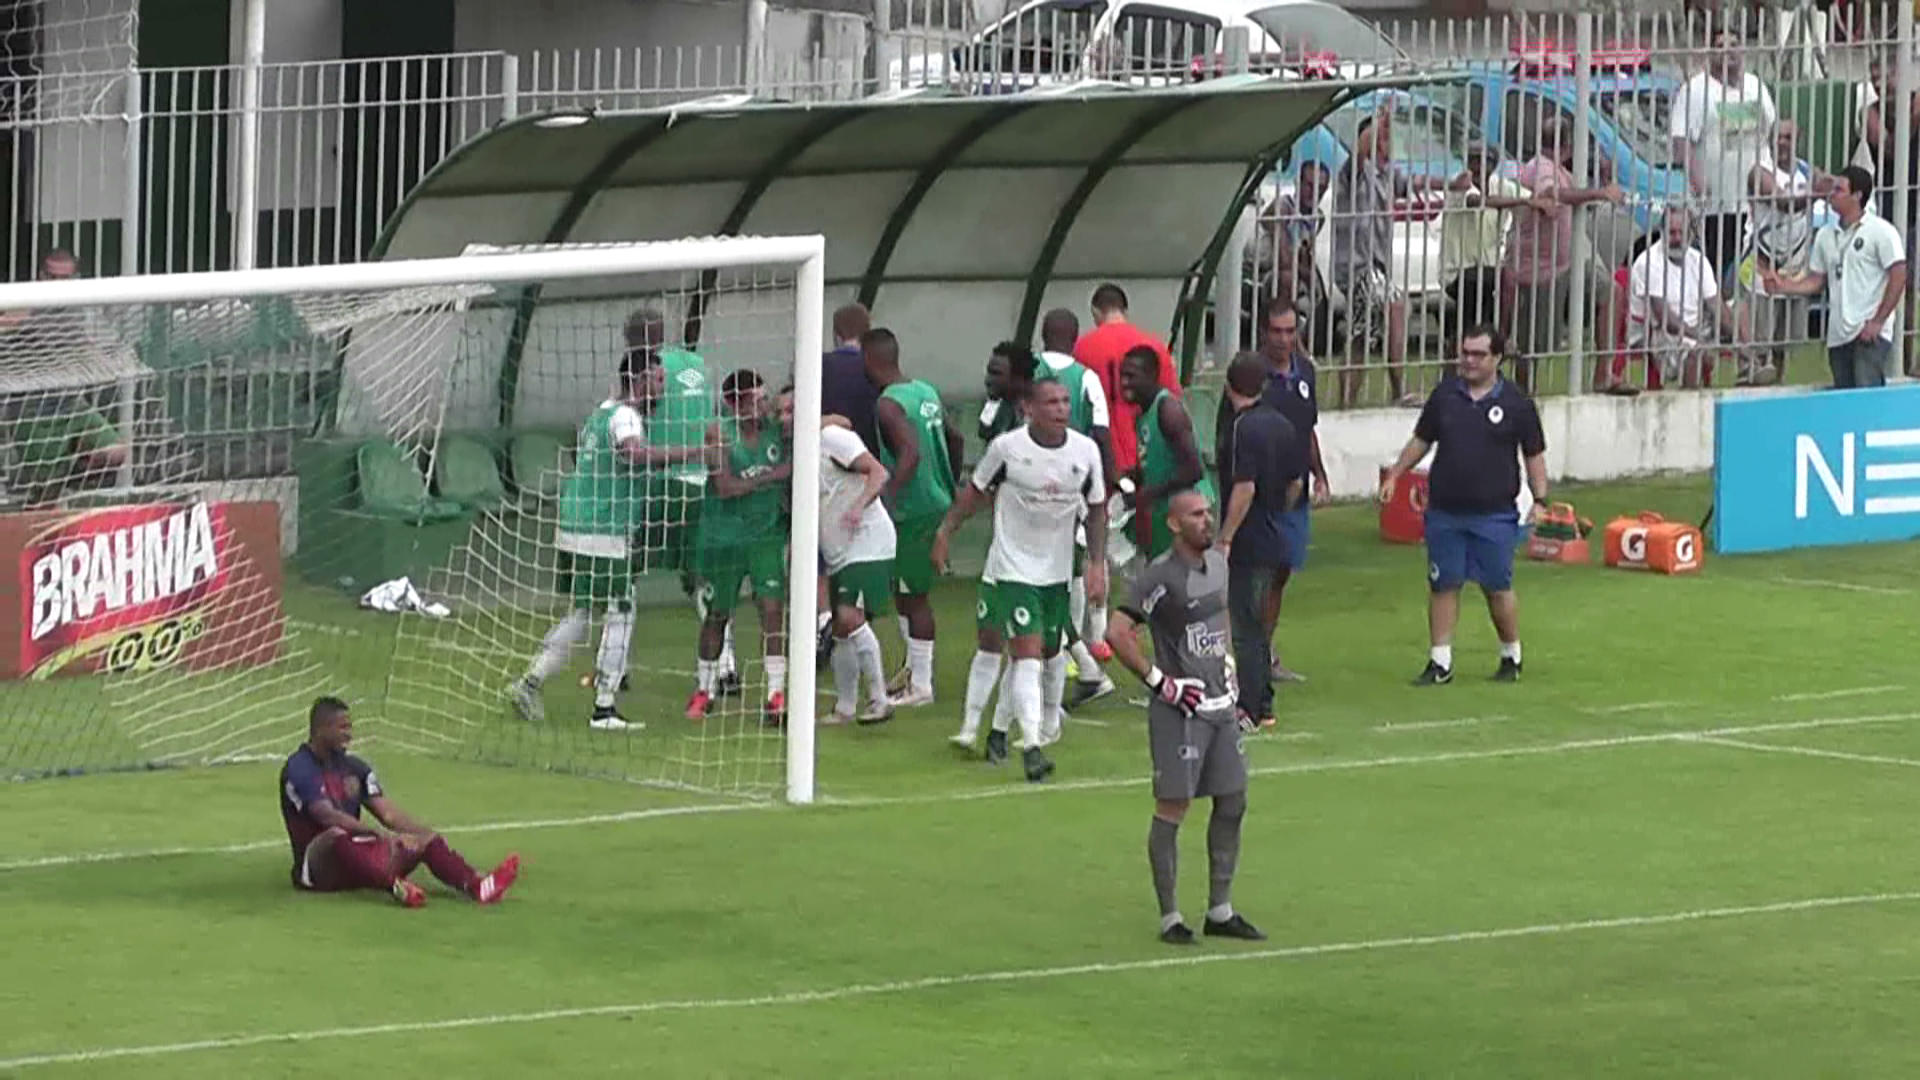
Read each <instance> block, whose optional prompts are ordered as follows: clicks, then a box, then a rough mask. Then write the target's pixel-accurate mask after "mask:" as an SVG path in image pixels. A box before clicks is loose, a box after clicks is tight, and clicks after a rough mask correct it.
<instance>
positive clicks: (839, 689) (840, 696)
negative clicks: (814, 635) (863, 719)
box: [833, 638, 860, 716]
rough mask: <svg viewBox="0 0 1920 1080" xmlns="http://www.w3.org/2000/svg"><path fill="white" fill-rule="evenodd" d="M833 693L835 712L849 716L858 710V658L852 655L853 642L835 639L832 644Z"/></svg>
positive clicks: (846, 639) (845, 639)
mask: <svg viewBox="0 0 1920 1080" xmlns="http://www.w3.org/2000/svg"><path fill="white" fill-rule="evenodd" d="M833 693H834V698H835V700H834V703H833V708H834V711H835V712H838V713H840V714H841V715H843V716H851V715H853V714H854V713H855V712H856V711H858V710H859V708H860V658H859V657H858V656H855V655H854V654H853V642H852V641H851V640H850V639H848V638H835V639H834V642H833Z"/></svg>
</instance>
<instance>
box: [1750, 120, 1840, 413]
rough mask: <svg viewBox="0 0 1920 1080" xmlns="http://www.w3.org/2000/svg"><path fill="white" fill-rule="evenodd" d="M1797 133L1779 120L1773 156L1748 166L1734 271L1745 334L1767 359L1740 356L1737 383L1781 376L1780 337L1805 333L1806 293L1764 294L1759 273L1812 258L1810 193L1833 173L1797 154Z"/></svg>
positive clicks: (1797, 267)
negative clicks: (1746, 230) (1742, 250)
mask: <svg viewBox="0 0 1920 1080" xmlns="http://www.w3.org/2000/svg"><path fill="white" fill-rule="evenodd" d="M1799 135H1800V129H1799V126H1798V125H1797V124H1795V123H1794V122H1793V121H1792V120H1782V121H1780V123H1779V125H1778V126H1776V127H1775V128H1774V134H1773V152H1774V156H1773V160H1771V161H1764V162H1761V163H1760V164H1758V165H1755V166H1754V167H1753V176H1752V177H1751V180H1752V191H1753V229H1752V231H1751V234H1750V236H1749V239H1748V242H1747V254H1746V257H1745V258H1744V259H1742V260H1741V267H1740V272H1739V274H1738V275H1737V276H1738V278H1739V280H1740V284H1741V289H1740V294H1741V297H1742V301H1741V308H1742V309H1743V311H1744V313H1745V315H1746V317H1745V318H1744V319H1743V320H1742V324H1743V326H1744V327H1745V331H1746V337H1747V340H1748V341H1751V342H1755V343H1760V342H1765V343H1766V345H1767V351H1768V353H1769V354H1771V357H1772V364H1771V366H1757V365H1753V364H1749V363H1747V362H1745V361H1744V360H1743V361H1742V363H1741V366H1740V377H1739V378H1738V379H1737V380H1735V385H1738V386H1749V385H1765V384H1767V383H1771V382H1776V381H1778V380H1779V379H1780V378H1781V377H1783V376H1785V374H1786V371H1787V346H1786V343H1787V342H1789V341H1803V340H1805V339H1806V336H1807V300H1806V298H1805V297H1794V296H1770V295H1768V293H1767V290H1766V286H1765V285H1764V284H1762V283H1761V280H1760V274H1759V270H1760V268H1761V267H1763V266H1764V267H1770V268H1772V269H1773V270H1774V272H1776V273H1778V274H1780V275H1781V276H1782V277H1800V276H1802V275H1803V274H1805V273H1806V272H1807V267H1808V264H1809V260H1811V259H1812V258H1813V200H1814V196H1815V194H1816V193H1824V192H1827V191H1829V190H1831V189H1832V187H1833V178H1832V177H1830V176H1827V175H1826V174H1825V173H1821V172H1819V171H1817V170H1815V169H1814V168H1812V167H1811V166H1810V165H1808V164H1807V163H1806V162H1804V161H1801V160H1800V158H1799V147H1798V142H1799Z"/></svg>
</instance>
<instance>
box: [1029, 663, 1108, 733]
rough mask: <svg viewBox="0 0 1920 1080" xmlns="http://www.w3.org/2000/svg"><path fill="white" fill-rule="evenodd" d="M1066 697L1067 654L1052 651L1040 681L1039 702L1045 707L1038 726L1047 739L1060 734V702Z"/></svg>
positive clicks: (1061, 712)
mask: <svg viewBox="0 0 1920 1080" xmlns="http://www.w3.org/2000/svg"><path fill="white" fill-rule="evenodd" d="M1093 670H1098V669H1097V668H1096V669H1093ZM1066 699H1067V654H1066V653H1054V654H1053V655H1052V656H1050V657H1048V658H1047V660H1046V661H1045V664H1044V675H1043V678H1042V680H1041V683H1040V702H1041V705H1042V707H1043V708H1044V709H1045V712H1043V713H1042V714H1041V718H1040V727H1041V730H1042V731H1044V732H1045V733H1046V736H1047V738H1049V739H1052V738H1055V737H1056V736H1058V735H1059V734H1060V721H1061V720H1062V719H1063V718H1064V716H1065V713H1064V712H1063V711H1062V710H1061V708H1060V703H1061V702H1063V701H1065V700H1066Z"/></svg>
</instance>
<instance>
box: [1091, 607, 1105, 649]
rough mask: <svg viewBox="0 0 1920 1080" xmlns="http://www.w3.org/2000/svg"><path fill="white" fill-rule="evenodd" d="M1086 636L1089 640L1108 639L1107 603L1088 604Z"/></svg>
mask: <svg viewBox="0 0 1920 1080" xmlns="http://www.w3.org/2000/svg"><path fill="white" fill-rule="evenodd" d="M1086 638H1087V640H1088V641H1105V640H1107V605H1105V604H1088V605H1087V633H1086Z"/></svg>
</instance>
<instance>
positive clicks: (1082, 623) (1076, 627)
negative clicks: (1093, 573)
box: [1067, 577, 1087, 634]
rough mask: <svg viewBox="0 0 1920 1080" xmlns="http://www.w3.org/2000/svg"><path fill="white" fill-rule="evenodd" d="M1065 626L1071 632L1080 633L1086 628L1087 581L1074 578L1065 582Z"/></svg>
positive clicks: (1081, 578)
mask: <svg viewBox="0 0 1920 1080" xmlns="http://www.w3.org/2000/svg"><path fill="white" fill-rule="evenodd" d="M1067 625H1068V626H1071V627H1073V632H1074V633H1076V634H1078V633H1082V632H1084V631H1085V630H1086V628H1087V579H1086V578H1083V577H1077V578H1074V579H1073V580H1072V581H1069V582H1067Z"/></svg>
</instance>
